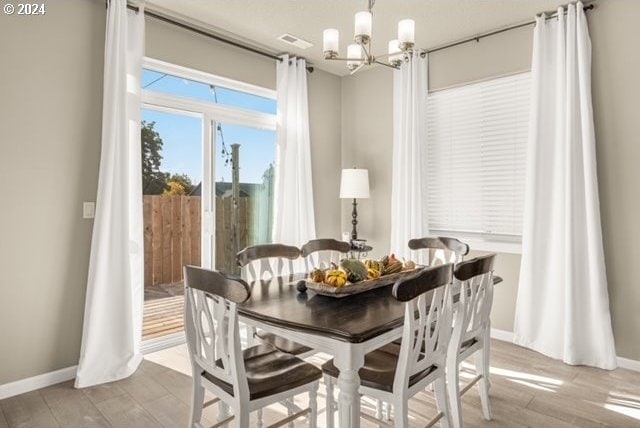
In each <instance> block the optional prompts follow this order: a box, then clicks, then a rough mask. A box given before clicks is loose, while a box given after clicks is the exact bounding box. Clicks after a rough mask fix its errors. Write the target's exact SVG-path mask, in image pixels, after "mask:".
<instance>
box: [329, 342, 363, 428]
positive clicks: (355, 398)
mask: <svg viewBox="0 0 640 428" xmlns="http://www.w3.org/2000/svg"><path fill="white" fill-rule="evenodd" d="M354 348H356V349H354ZM334 363H335V365H336V367H337V368H338V370H340V376H338V391H339V393H338V422H339V425H338V426H339V427H340V428H359V427H360V394H359V393H358V389H359V387H360V376H358V371H359V370H360V368H361V367H362V365H363V364H364V353H363V352H362V350H361V349H360V347H359V346H355V347H353V348H351V349H349V348H347V347H345V349H343V350H342V352H339V353H338V354H337V355H336V356H335V358H334Z"/></svg>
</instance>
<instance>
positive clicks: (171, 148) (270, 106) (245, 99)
mask: <svg viewBox="0 0 640 428" xmlns="http://www.w3.org/2000/svg"><path fill="white" fill-rule="evenodd" d="M142 86H143V87H144V88H146V89H149V90H154V91H158V92H163V93H169V94H173V95H179V96H183V97H188V98H193V99H198V100H203V101H210V102H212V103H214V102H216V99H215V98H214V93H213V91H212V90H211V88H210V87H209V85H207V84H203V83H200V82H194V81H190V80H186V79H182V78H177V77H174V76H167V75H164V74H163V73H157V72H154V71H150V70H144V72H143V78H142ZM215 92H216V95H217V101H218V103H219V104H222V105H227V106H232V107H238V108H242V109H245V110H256V111H260V112H263V113H271V114H275V113H276V101H275V100H272V99H267V98H262V97H258V96H255V95H251V94H247V93H243V92H238V91H233V90H230V89H225V88H216V90H215ZM142 119H143V120H144V121H146V122H156V124H155V129H156V131H158V133H159V134H160V137H161V138H162V141H163V149H162V157H163V159H162V163H161V165H160V170H161V171H163V172H170V173H177V174H187V175H188V176H189V177H190V178H191V180H192V182H193V183H194V184H197V183H199V182H200V181H201V180H202V130H203V126H204V124H203V120H202V119H201V118H197V117H192V116H187V115H182V114H178V113H167V112H160V111H156V110H151V109H144V110H143V112H142ZM220 125H221V128H222V137H223V138H221V136H220V133H219V132H217V135H216V148H215V155H216V162H215V173H214V174H215V181H223V180H224V181H231V164H229V165H226V166H225V162H224V157H223V155H222V139H224V142H225V144H226V147H227V149H228V150H229V151H230V150H231V144H234V143H238V144H240V156H239V158H240V181H241V182H243V183H261V182H262V174H263V173H264V171H265V170H266V169H267V168H268V167H269V165H270V164H272V163H274V161H275V153H276V133H275V131H267V130H262V129H256V128H249V127H245V126H239V125H229V124H224V123H221V124H220Z"/></svg>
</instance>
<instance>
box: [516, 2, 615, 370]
mask: <svg viewBox="0 0 640 428" xmlns="http://www.w3.org/2000/svg"><path fill="white" fill-rule="evenodd" d="M532 77H533V88H532V106H531V107H532V108H531V122H530V136H529V147H528V154H527V184H526V192H525V213H524V229H523V236H522V263H521V270H520V285H519V289H518V298H517V304H516V317H515V326H514V333H515V339H514V341H515V343H517V344H519V345H522V346H526V347H529V348H531V349H534V350H536V351H539V352H541V353H543V354H546V355H548V356H550V357H552V358H556V359H559V360H562V361H564V362H566V363H568V364H584V365H590V366H595V367H600V368H603V369H613V368H615V367H616V353H615V347H614V341H613V333H612V329H611V317H610V313H609V297H608V291H607V278H606V272H605V264H604V251H603V246H602V231H601V225H600V211H599V199H598V182H597V176H596V151H595V133H594V124H593V111H592V103H591V41H590V39H589V30H588V27H587V21H586V17H585V13H584V11H583V8H582V3H577V5H575V4H570V5H569V6H568V10H567V13H566V15H565V13H564V11H563V9H562V8H560V9H558V17H557V18H553V19H549V20H547V19H546V18H545V16H539V17H537V22H536V27H535V30H534V45H533V63H532Z"/></svg>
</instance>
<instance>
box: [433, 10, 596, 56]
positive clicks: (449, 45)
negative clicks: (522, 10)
mask: <svg viewBox="0 0 640 428" xmlns="http://www.w3.org/2000/svg"><path fill="white" fill-rule="evenodd" d="M565 6H566V5H563V6H559V7H562V8H564V7H565ZM594 7H595V6H594V5H593V4H591V3H589V4H587V5H586V6H584V7H583V8H582V10H584V11H585V12H586V11H588V10H591V9H593V8H594ZM541 14H549V16H547V18H546V19H551V18H554V17H556V16H558V13H557V12H548V11H547V12H542V13H539V14H538V15H541ZM535 23H536V20H535V19H534V20H531V21H527V22H522V23H520V24H514V25H510V26H508V27H504V28H500V29H497V30H491V31H488V32H486V33H481V34H478V35H475V36H473V37H467V38H465V39H462V40H458V41H456V42H452V43H447V44H446V45H442V46H438V47H435V48H431V49H424V50H423V52H424V53H425V54H428V53H432V52H438V51H441V50H444V49H449V48H452V47H454V46H459V45H462V44H465V43H469V42H474V41H475V42H479V41H480V39H483V38H485V37H489V36H495V35H496V34H500V33H504V32H506V31H511V30H515V29H518V28H522V27H527V26H529V25H534V24H535Z"/></svg>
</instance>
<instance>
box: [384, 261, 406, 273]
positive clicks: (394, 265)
mask: <svg viewBox="0 0 640 428" xmlns="http://www.w3.org/2000/svg"><path fill="white" fill-rule="evenodd" d="M401 271H402V262H401V261H399V260H396V261H394V262H391V261H390V262H389V264H388V265H387V266H386V267H385V268H384V271H383V272H382V274H383V275H391V274H392V273H398V272H401Z"/></svg>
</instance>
